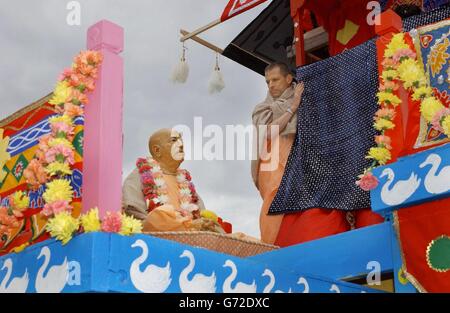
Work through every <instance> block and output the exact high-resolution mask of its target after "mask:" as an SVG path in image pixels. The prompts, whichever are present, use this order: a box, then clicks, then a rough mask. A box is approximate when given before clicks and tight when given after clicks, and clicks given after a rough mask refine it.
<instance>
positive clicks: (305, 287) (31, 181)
mask: <svg viewBox="0 0 450 313" xmlns="http://www.w3.org/2000/svg"><path fill="white" fill-rule="evenodd" d="M261 2H264V1H251V0H250V1H230V4H231V7H230V8H229V11H228V12H232V11H233V10H235V11H236V12H238V11H239V5H244V4H246V3H247V4H248V6H247V9H248V8H250V7H251V4H259V3H261ZM343 2H344V1H337V0H336V1H326V2H325V1H307V0H306V1H296V0H292V1H273V2H272V4H271V5H270V6H269V7H268V9H267V10H265V11H264V12H263V13H261V15H260V16H259V17H258V18H259V19H261V18H262V19H268V17H270V12H275V10H274V8H284V9H287V10H288V11H287V12H288V13H287V16H286V11H283V12H284V13H283V14H284V15H283V16H284V18H283V19H280V20H279V21H280V23H278V22H277V23H273V24H276V26H277V27H287V28H286V29H287V31H288V34H287V35H283V36H284V37H287V38H289V40H287V41H286V40H285V41H283V42H284V43H286V44H285V45H272V47H273V48H274V49H275V50H277V52H276V54H275V57H274V54H272V53H270V52H268V51H267V50H264V49H262V50H260V51H257V49H258V47H260V46H258V45H255V46H254V47H249V46H246V44H248V43H250V42H251V40H247V41H245V40H244V41H242V40H241V42H240V43H237V42H236V41H234V42H233V43H232V44H230V46H229V47H227V48H226V49H225V50H217V49H214V50H215V52H216V53H217V52H220V53H222V54H223V55H225V56H227V57H229V58H231V59H234V60H236V61H238V62H240V63H241V64H243V65H245V66H248V67H250V68H252V69H254V70H255V71H257V72H261V69H262V70H263V69H264V67H263V65H264V64H267V63H269V62H272V61H286V62H288V63H290V64H291V66H293V67H294V69H296V71H297V76H298V78H299V79H302V80H304V81H305V82H306V86H307V87H308V86H313V85H314V84H322V85H321V86H322V87H321V88H326V90H327V92H328V93H331V94H332V96H334V97H336V95H338V94H339V95H340V93H341V91H342V94H344V95H346V96H347V97H348V98H346V99H345V101H348V102H351V100H358V97H361V98H364V97H367V99H369V100H367V99H365V98H364V101H369V102H370V101H372V102H371V103H372V107H371V108H370V109H369V110H371V112H370V114H366V113H365V115H366V117H367V116H368V118H366V119H365V120H364V119H362V120H354V121H352V123H353V125H355V127H356V126H357V125H359V124H362V125H361V126H358V127H362V128H361V133H363V134H365V135H367V134H368V135H370V138H369V139H367V138H366V140H365V141H364V142H360V141H357V142H356V145H358V144H359V145H360V146H361V147H359V146H354V147H355V149H353V150H354V151H355V153H359V154H358V155H357V156H359V158H360V159H361V160H359V161H358V162H359V163H358V162H355V164H357V165H358V166H355V167H352V168H350V169H349V168H348V165H347V167H345V166H344V167H343V168H340V170H342V171H346V172H349V171H350V175H346V177H350V179H352V181H351V183H349V184H347V186H346V188H347V189H342V190H338V191H339V192H340V196H341V198H342V199H344V202H345V201H346V202H345V203H346V204H348V203H347V202H349V201H350V200H352V199H350V198H352V196H351V195H354V194H357V195H358V196H357V197H356V198H357V199H358V201H362V202H363V201H370V206H371V208H372V210H373V211H375V212H378V213H380V214H382V216H383V217H384V218H385V222H383V223H381V224H377V225H374V226H369V227H364V228H359V229H355V230H351V231H347V232H344V233H341V234H338V235H335V236H330V237H326V238H323V239H319V240H314V241H310V242H306V243H303V244H298V245H293V246H290V247H286V248H279V247H275V246H271V245H266V244H263V243H260V242H254V241H250V240H246V239H242V238H237V237H233V236H229V235H224V234H215V233H209V232H191V233H187V232H179V233H177V232H172V233H165V234H144V233H142V232H141V228H142V225H141V223H140V222H139V221H137V220H135V219H133V218H131V217H128V216H126V215H125V214H123V213H122V212H121V185H122V168H121V164H122V139H123V138H122V128H121V127H119V126H118V125H122V101H123V100H122V99H123V60H122V57H121V56H120V53H121V52H122V51H123V50H124V48H125V47H124V34H123V29H122V28H121V27H120V26H118V25H116V24H114V23H112V22H109V21H106V20H103V21H100V22H98V23H96V24H95V25H93V26H91V27H90V28H89V30H88V33H87V50H86V51H82V52H81V53H80V54H79V55H77V56H76V57H75V58H74V61H73V63H72V66H70V63H68V65H69V67H68V68H67V69H65V70H64V71H63V72H62V74H61V77H59V78H58V82H57V84H56V88H55V90H54V92H52V93H51V94H49V95H47V96H45V97H43V98H42V99H40V100H38V101H36V102H35V103H33V104H31V105H28V106H26V107H24V108H23V109H22V110H20V111H18V112H16V113H15V114H13V115H11V116H10V117H7V118H5V119H3V120H2V121H0V200H1V208H0V235H1V238H0V239H1V242H0V253H1V255H2V256H1V257H0V263H1V264H2V265H1V266H2V267H1V271H0V281H1V282H0V291H1V292H38V293H39V292H169V293H170V292H202V293H214V292H217V293H221V292H259V293H260V292H292V293H300V292H304V293H306V292H311V293H313V292H321V293H323V292H342V293H351V292H355V293H361V292H368V293H369V292H380V290H379V289H383V290H384V291H391V292H418V291H419V292H425V291H427V292H449V291H450V285H449V282H450V276H449V275H450V243H449V242H450V218H449V216H450V214H449V213H450V198H449V196H450V172H449V169H450V145H449V144H448V143H449V141H450V140H449V135H450V109H449V103H450V100H449V99H448V89H449V87H448V86H449V83H450V79H449V75H450V74H449V60H450V52H449V50H450V41H449V38H448V36H449V34H450V31H449V29H450V20H449V17H450V7H449V6H448V5H438V4H437V2H433V1H431V2H433V3H434V6H433V8H431V7H429V8H426V7H425V6H424V7H423V12H421V13H420V14H419V15H415V16H412V17H409V18H404V19H403V20H402V18H401V17H400V16H399V15H397V14H396V13H395V12H394V11H392V10H390V5H392V3H390V2H391V1H384V2H383V10H382V12H379V13H381V14H379V15H376V16H375V17H376V18H379V21H380V22H379V23H375V24H374V25H373V27H369V28H368V29H364V27H359V26H358V25H359V23H361V20H364V19H365V17H366V15H367V14H366V12H365V11H364V10H363V11H362V12H363V14H358V13H357V12H356V13H355V12H354V11H352V16H346V15H345V14H341V13H342V12H345V8H344V7H343V6H342V8H341V9H342V10H343V11H339V10H337V8H339V5H340V4H342V3H343ZM355 2H358V3H359V4H360V2H361V1H355ZM381 2H382V1H380V3H381ZM425 2H427V1H425ZM325 4H326V5H325ZM331 4H332V5H331ZM364 5H366V2H364ZM305 10H307V11H308V12H309V13H308V14H309V15H308V14H305ZM327 10H331V11H327ZM338 11H339V12H340V13H339V14H338V13H336V14H338V15H339V16H340V18H341V21H340V22H339V23H341V24H339V23H337V24H336V25H333V26H330V25H329V24H326V23H324V21H325V20H326V18H324V16H327V14H329V13H330V12H338ZM311 12H313V13H315V14H314V15H315V17H314V18H312V20H313V22H311V20H310V19H308V21H310V22H306V21H307V20H306V18H305V17H306V16H309V17H311V15H310V13H311ZM321 14H323V16H321ZM230 15H231V14H230ZM258 18H257V19H258ZM268 20H271V21H275V20H274V19H273V18H271V19H268ZM286 23H287V24H286ZM321 23H322V24H321ZM259 24H260V25H264V24H263V23H259ZM286 25H287V26H286ZM355 25H356V26H355ZM361 25H362V24H361ZM254 27H255V26H254V24H253V25H249V27H248V28H247V29H246V30H251V33H252V34H254V35H255V36H256V37H258V36H259V37H258V38H259V39H261V38H263V37H265V36H264V35H261V32H258V31H257V30H255V29H253V28H254ZM246 30H244V32H245V31H246ZM261 31H263V30H261ZM359 32H361V33H359ZM183 33H184V36H186V37H184V40H187V39H189V38H191V39H195V40H196V41H199V42H202V41H201V39H200V38H199V37H197V35H198V34H199V33H200V32H194V33H189V32H186V31H183ZM278 33H279V32H278ZM258 34H259V35H258ZM241 35H242V34H241ZM241 35H240V36H238V37H237V39H236V40H237V41H239V40H240V38H241V39H242V36H241ZM203 43H204V41H203ZM250 46H251V45H250ZM326 46H327V47H328V49H325V50H327V52H326V53H328V55H325V54H324V53H325V52H324V47H326ZM210 47H211V45H210ZM248 47H249V48H248ZM279 47H282V48H283V49H279ZM247 48H248V50H251V49H253V51H250V52H246V49H247ZM280 51H284V53H281V52H280ZM242 53H243V54H242ZM258 54H259V55H258ZM263 54H265V56H264V55H263ZM248 55H251V56H256V58H253V59H252V58H249V57H248ZM277 55H280V57H279V58H278V57H276V56H277ZM270 56H272V57H270ZM361 59H364V60H365V61H364V62H365V63H361V61H360V60H361ZM327 62H328V63H327ZM307 63H311V64H308V65H306V64H307ZM327 67H331V68H333V71H332V72H331V71H330V76H329V77H328V78H327V77H323V76H322V77H321V78H320V79H319V78H317V75H314V73H317V71H318V70H319V69H321V70H324V69H326V68H327ZM363 70H365V72H366V76H365V78H364V79H360V77H359V76H358V75H359V74H360V73H361V72H362V71H363ZM349 76H354V77H355V78H354V79H355V80H356V81H355V80H353V81H348V79H349V78H348V77H349ZM340 78H341V79H340ZM358 79H359V80H360V82H359V83H358V81H357V80H358ZM336 82H338V83H339V82H342V83H343V84H337V83H336ZM366 83H367V84H366ZM323 84H325V85H323ZM346 84H347V85H348V84H351V85H352V88H347V89H352V90H353V91H354V95H353V96H352V97H353V98H349V97H350V96H348V94H346V93H345V92H346V91H344V90H343V87H342V86H344V85H346ZM365 84H366V85H365ZM369 85H370V86H369ZM374 86H375V87H374ZM373 87H374V88H373ZM307 89H308V88H307ZM324 90H325V89H324ZM309 93H310V94H308V91H307V93H306V96H305V97H306V98H305V102H306V103H305V105H304V107H305V109H307V108H308V103H307V102H308V101H310V102H313V101H317V98H315V97H316V96H317V94H318V92H317V87H316V89H314V88H313V87H311V88H310V91H309ZM314 93H315V94H314ZM362 94H365V95H362ZM367 94H368V96H367ZM364 101H363V102H364ZM325 102H326V101H325ZM343 102H344V101H343ZM356 102H357V101H356ZM341 103H342V102H341ZM378 106H379V107H378ZM344 109H345V107H340V111H345V110H344ZM306 113H307V112H299V114H306ZM341 113H342V112H340V113H339V114H341ZM344 113H345V112H344ZM336 114H338V113H336ZM336 116H339V117H342V118H343V117H344V116H341V115H336ZM302 117H303V119H305V118H306V117H305V116H300V118H299V120H302ZM374 117H375V121H374ZM314 121H315V122H317V123H319V124H320V127H322V129H325V130H326V131H329V130H328V129H327V127H328V126H327V125H326V124H324V123H325V122H326V121H324V120H321V119H320V116H319V117H316V119H315V120H314ZM345 121H346V120H343V122H344V123H345ZM299 127H302V126H301V125H299ZM356 129H357V130H358V132H359V129H358V128H356ZM299 133H305V132H300V130H299ZM374 135H376V137H373V136H374ZM352 136H359V135H352ZM352 136H347V137H352ZM302 139H303V140H306V139H305V138H302ZM334 140H336V138H334ZM352 144H353V145H355V143H354V142H353V143H352ZM335 145H336V146H337V145H339V143H335ZM347 150H348V149H347ZM354 151H352V153H353V152H354ZM299 153H300V154H299ZM301 153H302V152H298V151H296V150H295V149H294V150H292V152H291V156H290V160H289V163H288V166H287V168H286V172H285V177H286V179H285V178H283V182H282V185H281V186H280V191H279V194H278V195H277V197H276V199H275V201H274V206H275V207H277V208H279V206H280V205H285V206H286V207H291V206H292V205H291V204H289V203H288V202H286V200H285V199H284V198H283V195H284V193H287V191H286V189H285V187H286V184H287V182H286V181H288V182H289V181H290V182H292V179H294V182H296V181H297V182H298V179H300V180H302V181H303V178H302V177H303V176H301V173H300V172H299V166H304V165H302V164H300V165H298V164H296V163H295V162H296V158H297V157H298V158H300V157H301V156H303V155H302V154H301ZM333 153H335V152H333ZM352 156H353V155H352ZM348 163H350V162H348ZM335 168H336V173H338V170H339V165H335ZM293 173H295V175H294V176H292V177H291V178H289V177H290V175H293ZM299 173H300V174H299ZM336 173H335V174H336ZM317 174H320V172H319V171H318V172H317ZM347 174H348V173H347ZM299 175H300V176H299ZM334 176H339V175H338V174H336V175H334ZM334 176H333V177H330V181H333V184H330V185H338V186H339V184H334V182H335V181H334V180H335V179H338V178H336V177H334ZM341 176H342V177H344V176H345V175H340V176H339V177H341ZM355 182H356V183H355ZM350 185H351V186H350ZM311 186H313V182H312V183H311ZM294 189H295V188H294ZM345 191H346V192H348V193H344V192H345ZM295 192H302V191H301V190H296V191H295ZM369 192H370V197H369ZM290 198H292V197H290ZM306 205H307V204H306ZM315 205H317V203H315ZM275 209H276V208H275Z"/></svg>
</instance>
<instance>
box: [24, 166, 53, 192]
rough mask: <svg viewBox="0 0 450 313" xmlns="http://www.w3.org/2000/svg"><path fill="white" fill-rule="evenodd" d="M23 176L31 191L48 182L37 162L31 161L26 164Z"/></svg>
mask: <svg viewBox="0 0 450 313" xmlns="http://www.w3.org/2000/svg"><path fill="white" fill-rule="evenodd" d="M23 176H24V177H25V180H26V182H27V183H28V184H30V186H31V189H33V190H37V189H38V188H39V187H40V186H41V185H42V184H45V183H46V182H47V180H48V176H47V173H46V172H45V169H44V167H43V166H42V164H41V163H39V161H38V160H36V159H33V160H31V162H30V163H29V164H28V166H27V168H26V169H25V171H24V172H23Z"/></svg>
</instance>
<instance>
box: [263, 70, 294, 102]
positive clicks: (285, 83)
mask: <svg viewBox="0 0 450 313" xmlns="http://www.w3.org/2000/svg"><path fill="white" fill-rule="evenodd" d="M265 77H266V83H267V87H268V88H269V93H270V95H271V96H272V97H273V98H275V99H276V98H279V97H280V96H281V95H282V94H283V92H284V91H285V90H286V89H287V88H288V87H289V86H290V85H291V84H292V79H293V78H292V75H286V76H283V74H282V73H281V71H280V69H279V68H278V67H275V68H273V69H271V70H270V71H267V72H266V74H265Z"/></svg>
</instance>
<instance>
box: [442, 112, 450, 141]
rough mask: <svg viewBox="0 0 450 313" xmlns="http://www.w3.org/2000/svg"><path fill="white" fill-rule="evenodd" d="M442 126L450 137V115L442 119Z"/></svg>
mask: <svg viewBox="0 0 450 313" xmlns="http://www.w3.org/2000/svg"><path fill="white" fill-rule="evenodd" d="M442 128H443V129H444V134H446V135H447V137H450V115H448V116H446V117H445V118H444V120H443V121H442Z"/></svg>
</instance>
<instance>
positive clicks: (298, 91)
mask: <svg viewBox="0 0 450 313" xmlns="http://www.w3.org/2000/svg"><path fill="white" fill-rule="evenodd" d="M303 91H305V84H304V83H303V82H300V83H298V84H297V86H295V90H294V102H293V103H292V107H291V110H292V111H293V112H294V113H295V112H296V111H297V109H298V107H299V106H300V102H301V99H302V94H303Z"/></svg>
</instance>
